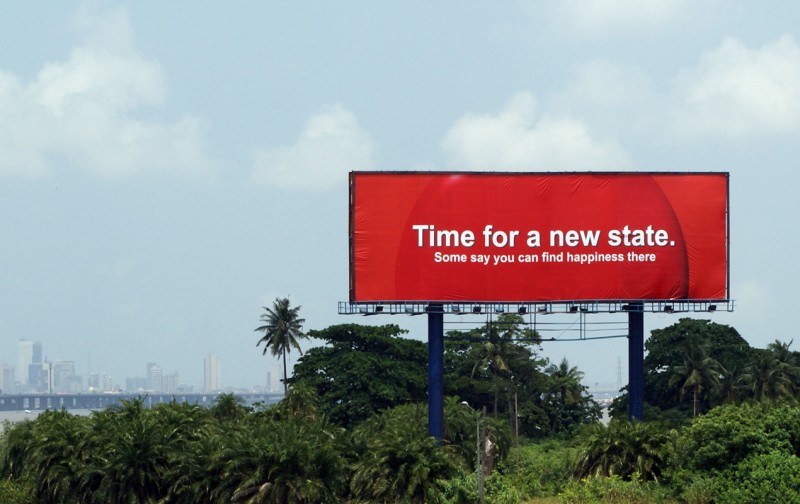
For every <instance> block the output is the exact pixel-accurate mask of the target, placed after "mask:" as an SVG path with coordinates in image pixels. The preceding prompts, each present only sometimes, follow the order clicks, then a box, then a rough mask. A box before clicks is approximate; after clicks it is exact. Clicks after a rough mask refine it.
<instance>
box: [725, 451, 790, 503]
mask: <svg viewBox="0 0 800 504" xmlns="http://www.w3.org/2000/svg"><path fill="white" fill-rule="evenodd" d="M716 485H717V492H716V497H717V498H716V501H715V502H717V503H720V504H724V503H739V502H752V503H758V502H763V503H772V502H781V503H800V458H798V457H797V456H795V455H793V454H790V453H786V452H782V451H774V452H770V453H765V454H758V455H754V456H752V457H749V458H747V459H745V460H744V461H742V462H741V463H740V464H739V465H737V466H736V468H735V469H734V470H732V471H728V472H726V473H724V475H723V476H722V477H721V478H719V479H718V480H717V483H716Z"/></svg>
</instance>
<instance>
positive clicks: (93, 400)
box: [0, 393, 283, 411]
mask: <svg viewBox="0 0 800 504" xmlns="http://www.w3.org/2000/svg"><path fill="white" fill-rule="evenodd" d="M234 395H235V396H236V397H238V398H241V399H242V401H243V402H244V404H247V405H251V404H255V403H259V402H260V403H264V404H275V403H277V402H279V401H280V400H281V399H283V393H234ZM217 397H219V394H200V393H180V394H179V393H175V394H161V393H140V394H127V393H125V394H114V393H110V394H109V393H106V394H14V395H0V411H23V410H30V411H36V410H39V411H41V410H48V409H49V410H60V409H65V410H73V409H85V410H99V409H104V408H108V407H111V406H118V405H119V404H120V403H121V402H122V401H130V400H132V399H138V398H141V399H143V400H144V405H145V406H146V407H151V406H154V405H156V404H161V403H169V402H172V401H175V402H179V403H188V404H197V405H200V406H211V405H212V404H214V401H216V400H217Z"/></svg>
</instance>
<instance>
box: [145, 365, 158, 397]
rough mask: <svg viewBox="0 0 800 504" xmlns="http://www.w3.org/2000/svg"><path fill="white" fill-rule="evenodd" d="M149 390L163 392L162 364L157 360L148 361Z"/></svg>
mask: <svg viewBox="0 0 800 504" xmlns="http://www.w3.org/2000/svg"><path fill="white" fill-rule="evenodd" d="M147 390H149V391H152V392H161V391H162V387H161V366H159V365H158V364H156V363H155V362H148V363H147Z"/></svg>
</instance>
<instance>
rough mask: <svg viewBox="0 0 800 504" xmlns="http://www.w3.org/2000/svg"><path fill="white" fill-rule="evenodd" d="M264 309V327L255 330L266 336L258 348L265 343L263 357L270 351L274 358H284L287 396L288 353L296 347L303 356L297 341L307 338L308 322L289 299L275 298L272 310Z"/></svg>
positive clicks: (284, 387)
mask: <svg viewBox="0 0 800 504" xmlns="http://www.w3.org/2000/svg"><path fill="white" fill-rule="evenodd" d="M263 308H264V313H262V314H261V322H263V323H264V325H262V326H260V327H256V329H255V330H256V332H263V333H264V336H262V337H261V339H260V340H258V343H256V346H258V345H260V344H261V343H264V352H263V355H266V354H267V350H270V352H272V355H273V356H275V355H279V354H280V355H281V357H282V358H283V393H284V395H287V393H288V390H289V386H288V384H287V383H286V378H287V377H286V353H287V352H291V350H292V347H295V348H296V349H297V351H298V352H300V354H301V355H302V354H303V351H302V350H300V345H299V344H298V343H297V340H298V339H301V338H305V337H306V335H305V333H303V331H302V329H303V324H304V323H305V321H306V320H305V319H302V318H300V317H299V316H298V312H299V311H300V307H299V306H295V307H294V308H292V307H290V306H289V298H283V299H281V298H275V301H274V302H273V303H272V308H267V307H266V306H264V307H263Z"/></svg>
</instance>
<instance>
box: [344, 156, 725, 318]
mask: <svg viewBox="0 0 800 504" xmlns="http://www.w3.org/2000/svg"><path fill="white" fill-rule="evenodd" d="M360 174H363V175H409V176H410V175H435V176H447V175H456V176H458V175H470V176H473V175H474V176H498V175H499V176H503V175H508V176H527V175H532V176H564V175H570V176H581V175H587V176H597V175H608V176H632V175H636V176H638V175H643V176H649V175H656V176H687V175H713V176H724V177H725V296H724V297H723V298H714V299H694V298H672V299H670V298H656V299H645V300H642V299H636V298H630V299H602V298H596V299H575V300H552V299H529V300H524V301H520V300H517V301H512V300H503V299H497V300H488V299H473V300H458V301H453V300H448V299H425V300H419V299H416V300H399V299H395V300H383V301H381V300H366V301H357V300H355V286H356V268H355V264H356V257H355V228H356V223H355V217H356V216H355V197H356V195H355V177H356V176H358V175H360ZM348 191H349V192H348V214H349V215H348V260H349V271H348V281H349V288H348V293H349V301H348V302H347V303H348V304H349V305H351V306H344V307H343V306H342V303H340V305H339V313H340V314H363V313H364V310H365V308H366V309H367V310H368V311H369V307H370V306H373V305H374V306H381V307H382V308H381V309H380V310H383V309H384V308H383V307H385V308H388V310H387V311H388V312H389V313H391V314H397V313H401V312H408V313H413V314H419V313H425V310H424V309H423V310H421V311H420V310H418V307H419V305H427V304H428V303H436V304H443V305H444V306H448V305H452V304H456V305H458V304H463V305H468V304H472V305H476V304H481V305H485V306H487V307H488V306H490V305H498V304H500V305H509V306H515V307H518V308H519V307H521V306H527V307H530V306H535V307H537V309H538V307H540V306H541V305H565V306H567V307H568V309H572V307H573V306H575V305H578V306H579V307H581V308H579V309H583V308H586V307H592V312H595V311H597V312H609V313H614V312H617V311H624V310H621V306H623V305H625V304H629V303H632V302H636V303H640V302H641V303H644V306H645V308H644V311H652V312H661V311H666V312H670V311H674V312H676V313H679V312H703V311H714V310H716V309H717V308H718V307H720V309H724V310H725V311H729V312H732V311H733V301H732V300H731V296H730V292H731V281H730V280H731V278H730V261H731V254H730V240H731V237H730V216H731V205H730V172H726V171H703V172H689V171H635V172H625V171H607V172H606V171H604V172H590V171H577V172H567V171H562V172H556V171H546V172H508V171H502V172H494V171H412V170H394V171H376V170H364V171H351V172H350V173H349V174H348ZM669 305H672V306H673V308H672V309H665V308H666V307H668V306H669ZM409 307H410V308H409ZM710 307H713V308H710ZM409 310H411V311H409ZM445 312H446V313H447V310H446V309H445ZM370 313H373V312H370ZM374 313H375V314H377V313H380V311H377V310H376V311H375V312H374ZM453 313H458V312H457V311H453Z"/></svg>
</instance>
